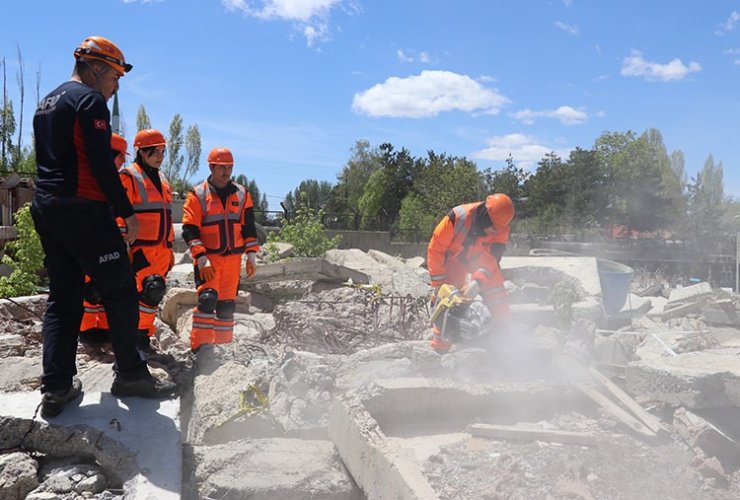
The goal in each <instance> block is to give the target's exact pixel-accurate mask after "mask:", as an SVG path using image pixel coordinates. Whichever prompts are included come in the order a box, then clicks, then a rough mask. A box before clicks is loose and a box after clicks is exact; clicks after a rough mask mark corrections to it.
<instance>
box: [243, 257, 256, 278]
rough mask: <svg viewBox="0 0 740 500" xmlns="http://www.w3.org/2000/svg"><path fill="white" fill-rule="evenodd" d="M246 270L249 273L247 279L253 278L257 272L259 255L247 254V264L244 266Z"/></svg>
mask: <svg viewBox="0 0 740 500" xmlns="http://www.w3.org/2000/svg"><path fill="white" fill-rule="evenodd" d="M244 270H245V271H246V272H247V278H251V277H252V276H254V275H255V273H256V272H257V253H256V252H249V253H247V262H246V263H245V264H244Z"/></svg>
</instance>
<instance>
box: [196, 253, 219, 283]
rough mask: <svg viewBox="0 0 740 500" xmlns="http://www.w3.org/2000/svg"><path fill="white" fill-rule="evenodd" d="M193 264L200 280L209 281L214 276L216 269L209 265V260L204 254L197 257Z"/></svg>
mask: <svg viewBox="0 0 740 500" xmlns="http://www.w3.org/2000/svg"><path fill="white" fill-rule="evenodd" d="M195 265H196V266H197V267H198V273H199V274H200V279H201V280H203V281H211V280H212V279H213V278H215V277H216V270H215V269H214V268H213V266H212V265H211V261H210V260H208V257H206V256H205V255H201V256H200V257H198V260H196V261H195Z"/></svg>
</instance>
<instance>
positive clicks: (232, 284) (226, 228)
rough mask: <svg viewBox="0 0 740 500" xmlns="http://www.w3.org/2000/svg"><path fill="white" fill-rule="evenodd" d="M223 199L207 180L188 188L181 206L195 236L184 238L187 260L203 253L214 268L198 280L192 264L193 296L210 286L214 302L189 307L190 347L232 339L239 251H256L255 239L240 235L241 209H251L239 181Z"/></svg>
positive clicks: (200, 293)
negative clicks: (203, 306) (197, 233)
mask: <svg viewBox="0 0 740 500" xmlns="http://www.w3.org/2000/svg"><path fill="white" fill-rule="evenodd" d="M234 186H235V187H236V192H234V193H231V194H230V195H229V196H228V197H227V199H226V204H225V206H224V203H222V202H221V198H220V197H219V196H218V194H217V193H216V192H215V191H212V190H211V188H210V185H209V183H208V181H205V182H203V183H202V184H199V185H198V186H196V187H195V188H194V189H193V191H191V192H190V193H188V196H187V198H186V200H185V205H184V207H183V220H182V222H183V225H185V224H189V225H193V226H196V227H198V228H199V230H200V239H193V240H191V241H189V242H188V245H189V247H190V252H191V255H192V257H193V262H196V261H197V260H198V257H200V256H202V255H207V257H208V259H209V261H210V263H211V265H212V266H213V268H214V270H215V277H214V278H213V279H212V280H210V281H207V282H204V281H203V280H201V279H200V275H199V273H198V268H197V265H195V281H196V285H197V290H198V296H199V299H200V297H201V295H202V294H203V292H204V291H206V290H209V289H211V290H215V292H216V294H217V296H218V303H217V306H216V308H215V309H214V311H203V310H201V308H200V307H199V306H198V305H196V306H195V308H194V310H193V328H192V330H191V333H190V346H191V348H192V349H193V350H195V349H197V348H198V347H200V346H201V345H203V344H210V343H213V344H225V343H229V342H231V341H232V339H233V332H234V307H233V301H234V299H235V298H236V292H237V289H238V286H239V277H240V273H241V261H242V255H243V254H244V252H245V251H247V250H249V251H258V250H259V242H258V241H257V239H256V238H244V237H243V236H242V226H243V225H244V223H245V221H244V216H245V210H247V209H248V208H252V206H253V203H252V197H251V195H250V193H249V191H247V190H246V189H245V188H244V187H243V186H241V185H239V184H235V183H234Z"/></svg>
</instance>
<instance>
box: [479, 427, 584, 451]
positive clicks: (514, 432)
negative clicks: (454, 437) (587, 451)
mask: <svg viewBox="0 0 740 500" xmlns="http://www.w3.org/2000/svg"><path fill="white" fill-rule="evenodd" d="M465 431H466V432H467V433H468V434H471V435H473V436H477V437H486V438H500V439H518V440H525V441H548V442H555V443H565V444H577V445H583V446H594V445H595V444H596V437H595V436H594V434H592V433H590V432H573V431H557V430H549V429H536V428H529V427H520V426H515V425H493V424H470V425H469V426H468V427H467V428H466V429H465Z"/></svg>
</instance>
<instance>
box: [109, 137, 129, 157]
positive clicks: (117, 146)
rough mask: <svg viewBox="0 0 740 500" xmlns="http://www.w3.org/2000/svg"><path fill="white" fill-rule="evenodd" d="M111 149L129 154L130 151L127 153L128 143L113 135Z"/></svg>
mask: <svg viewBox="0 0 740 500" xmlns="http://www.w3.org/2000/svg"><path fill="white" fill-rule="evenodd" d="M110 148H111V149H112V150H113V151H118V152H120V153H125V154H128V151H126V150H127V149H128V142H126V139H124V138H123V137H122V136H120V135H118V134H112V135H111V136H110Z"/></svg>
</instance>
